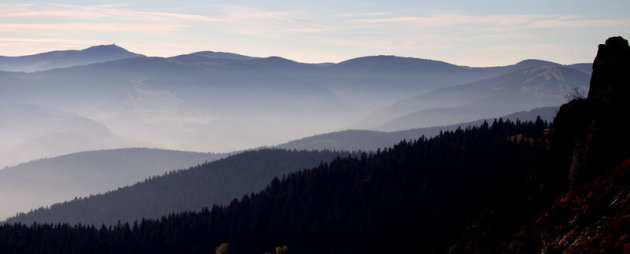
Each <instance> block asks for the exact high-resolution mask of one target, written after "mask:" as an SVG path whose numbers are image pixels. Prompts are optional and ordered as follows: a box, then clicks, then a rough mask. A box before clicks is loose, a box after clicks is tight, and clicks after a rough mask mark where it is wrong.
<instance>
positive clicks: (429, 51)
mask: <svg viewBox="0 0 630 254" xmlns="http://www.w3.org/2000/svg"><path fill="white" fill-rule="evenodd" d="M331 6H334V8H331ZM0 7H1V8H0V9H1V10H0V17H2V19H3V24H0V33H2V34H3V38H2V39H1V40H0V55H5V56H18V55H31V54H36V53H41V52H47V51H52V50H61V49H81V48H86V47H89V46H93V45H103V44H105V45H106V44H112V43H115V44H117V45H122V46H123V47H125V48H127V49H128V50H130V51H133V52H140V53H142V54H146V55H149V56H159V57H169V56H175V55H179V54H183V53H191V52H197V51H205V50H210V51H220V52H233V53H238V54H244V55H251V56H261V57H266V56H281V57H285V58H288V59H292V60H295V61H298V62H305V63H321V62H340V61H343V60H347V59H352V58H355V57H361V56H368V55H397V56H404V57H416V58H424V59H435V60H440V61H445V62H449V63H453V64H457V65H465V66H474V67H481V66H499V65H507V64H514V63H516V62H518V61H520V60H524V59H544V60H548V61H553V62H557V63H561V64H571V63H584V62H591V61H592V60H593V58H594V51H592V50H591V49H592V45H596V44H597V43H600V42H601V39H602V38H608V37H610V36H616V35H620V36H624V37H630V36H629V34H628V32H630V31H629V30H628V27H630V18H629V17H628V15H627V14H626V13H625V10H627V9H629V8H630V3H628V2H626V1H614V0H613V1H598V2H592V1H578V2H575V1H554V2H548V1H534V2H532V1H530V2H528V3H527V4H521V3H519V2H504V1H489V0H486V1H482V2H475V3H467V2H464V3H461V2H457V1H440V2H431V1H388V2H379V1H346V2H344V3H334V4H333V2H330V1H323V2H322V1H320V2H317V3H295V2H291V1H286V0H276V1H266V2H264V3H258V2H256V1H242V2H239V3H236V4H235V3H230V4H222V3H205V2H202V1H185V2H180V3H178V4H177V5H176V6H173V5H171V4H170V3H169V2H161V1H151V2H145V1H134V2H130V3H98V2H97V3H93V2H92V3H84V2H82V1H74V0H66V1H58V2H57V3H55V4H45V3H37V2H25V1H5V2H4V3H2V4H0Z"/></svg>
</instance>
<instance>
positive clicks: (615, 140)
mask: <svg viewBox="0 0 630 254" xmlns="http://www.w3.org/2000/svg"><path fill="white" fill-rule="evenodd" d="M629 113H630V47H629V46H628V41H627V40H625V39H623V38H621V37H612V38H610V39H608V40H606V44H601V45H599V50H598V53H597V57H596V58H595V61H594V62H593V74H592V77H591V84H590V90H589V94H588V97H587V98H585V99H574V100H573V101H571V102H569V103H567V104H565V105H563V106H562V107H561V108H560V111H559V112H558V114H557V116H556V119H555V121H554V126H553V129H552V135H551V147H550V150H552V152H554V153H556V154H555V155H554V156H556V157H558V158H557V159H558V160H559V161H563V162H560V163H561V164H557V165H554V167H556V169H557V167H561V168H568V178H567V181H568V187H569V188H572V187H576V186H579V185H580V184H582V183H584V182H585V181H587V180H589V179H593V177H596V176H598V175H600V174H601V173H603V172H602V171H603V170H605V169H607V168H611V167H612V166H613V165H616V164H618V163H619V162H620V161H622V160H624V159H626V158H628V157H630V149H629V147H630V145H629V144H630V143H629V141H630V135H629V132H630V124H629V123H630V121H629V120H630V119H628V117H630V114H629ZM562 164H564V165H562Z"/></svg>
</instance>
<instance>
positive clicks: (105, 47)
mask: <svg viewBox="0 0 630 254" xmlns="http://www.w3.org/2000/svg"><path fill="white" fill-rule="evenodd" d="M84 50H85V51H89V50H122V51H126V52H129V51H128V50H126V49H124V48H122V47H120V46H118V45H116V44H115V43H112V44H109V45H96V46H92V47H89V48H86V49H84Z"/></svg>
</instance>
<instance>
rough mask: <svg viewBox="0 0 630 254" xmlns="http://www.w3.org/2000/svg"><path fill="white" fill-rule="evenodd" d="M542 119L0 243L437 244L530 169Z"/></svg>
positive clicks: (71, 247) (429, 247)
mask: <svg viewBox="0 0 630 254" xmlns="http://www.w3.org/2000/svg"><path fill="white" fill-rule="evenodd" d="M548 127H549V125H548V124H547V123H546V122H544V121H541V120H539V121H536V122H526V123H522V122H516V123H514V122H506V121H503V120H498V121H495V122H494V123H492V124H487V123H485V124H483V125H481V126H479V127H473V128H468V129H458V130H455V131H450V132H444V133H441V134H440V135H438V136H437V137H434V138H430V139H427V138H420V139H418V140H415V141H403V142H401V143H399V144H397V145H395V146H394V147H392V148H389V149H386V150H383V151H380V150H379V151H378V152H376V153H374V154H371V155H367V154H364V155H361V156H359V157H352V156H349V157H345V158H339V159H336V160H334V161H332V162H330V163H325V164H322V165H320V166H318V167H315V168H312V169H307V170H304V171H300V172H296V173H292V174H290V175H288V176H285V177H282V178H281V179H279V178H275V179H273V180H272V181H271V183H270V184H269V185H268V186H267V187H266V188H265V189H264V190H263V191H261V192H258V193H256V194H252V195H245V196H243V197H242V198H241V199H240V200H237V199H234V200H233V201H232V202H231V203H230V204H229V205H226V206H213V207H212V208H209V209H204V210H202V211H201V212H185V213H179V214H171V215H169V216H166V217H163V218H162V219H159V220H142V221H139V222H136V223H133V224H127V223H120V224H118V225H116V226H110V227H105V226H103V227H94V226H82V225H77V226H69V225H66V224H56V225H51V224H32V225H30V226H25V225H22V224H11V225H4V226H2V227H0V252H2V253H29V252H39V253H71V252H75V253H212V252H214V251H215V249H216V248H217V246H219V245H221V244H223V243H228V244H229V253H264V252H272V251H273V250H274V249H275V248H276V247H279V246H288V247H287V248H288V251H291V252H292V253H362V252H368V253H379V252H380V253H410V252H436V251H437V252H443V251H445V250H446V248H447V247H448V246H449V244H452V242H451V241H452V240H453V239H455V238H456V237H457V236H458V234H459V233H461V231H462V230H463V229H464V228H465V226H466V225H468V224H469V223H470V222H471V221H472V220H474V219H475V218H476V217H477V216H478V215H479V214H480V213H481V212H482V211H483V210H484V208H485V207H487V204H488V203H491V202H492V200H493V198H494V197H495V196H496V195H501V192H500V191H499V190H505V187H506V186H515V185H518V184H520V183H521V182H523V181H524V180H525V179H526V178H527V176H529V175H530V174H531V171H532V170H533V169H534V168H535V167H536V164H537V161H538V160H539V159H540V158H541V155H542V153H543V151H544V148H545V146H546V143H545V134H544V132H545V131H544V130H545V129H547V128H548ZM202 195H203V194H202ZM223 246H224V247H225V246H227V245H223Z"/></svg>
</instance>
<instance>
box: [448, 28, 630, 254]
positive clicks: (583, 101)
mask: <svg viewBox="0 0 630 254" xmlns="http://www.w3.org/2000/svg"><path fill="white" fill-rule="evenodd" d="M504 193H512V194H505V195H504V196H503V198H502V199H499V200H497V201H495V202H494V204H493V205H492V209H491V210H490V212H488V213H487V214H485V215H484V216H482V217H481V218H480V219H479V221H478V223H476V224H474V225H472V226H470V227H469V229H468V232H466V233H465V234H464V235H463V237H462V239H461V240H460V241H459V243H458V244H457V245H455V246H453V247H452V249H451V251H452V252H453V253H487V252H491V253H493V252H498V253H514V252H516V253H630V233H628V230H627V229H628V228H630V47H629V46H628V41H626V40H625V39H623V38H621V37H612V38H609V39H608V40H607V41H606V43H605V44H602V45H599V50H598V53H597V57H596V58H595V61H594V63H593V73H592V77H591V83H590V90H589V93H588V97H586V98H575V99H573V100H572V101H570V102H568V103H566V104H565V105H563V106H562V107H561V108H560V110H559V111H558V114H557V115H556V117H555V119H554V123H553V125H552V128H551V132H550V135H549V143H548V151H547V152H546V154H545V156H544V158H543V159H542V162H541V165H540V166H539V167H538V168H537V170H536V174H535V175H534V177H533V178H532V179H531V180H530V181H529V182H528V183H524V184H523V186H522V187H515V188H513V189H508V190H504Z"/></svg>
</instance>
